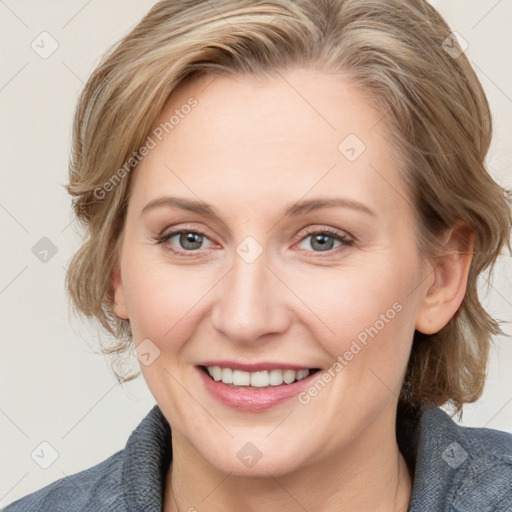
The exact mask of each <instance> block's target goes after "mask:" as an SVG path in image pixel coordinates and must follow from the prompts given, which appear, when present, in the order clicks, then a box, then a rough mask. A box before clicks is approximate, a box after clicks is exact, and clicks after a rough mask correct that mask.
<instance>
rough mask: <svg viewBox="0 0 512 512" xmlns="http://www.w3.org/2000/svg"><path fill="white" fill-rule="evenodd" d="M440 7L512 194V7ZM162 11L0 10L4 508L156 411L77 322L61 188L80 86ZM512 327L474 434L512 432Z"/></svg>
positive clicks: (500, 311)
mask: <svg viewBox="0 0 512 512" xmlns="http://www.w3.org/2000/svg"><path fill="white" fill-rule="evenodd" d="M433 3H434V4H435V5H436V7H437V8H438V9H439V10H440V11H441V13H442V14H443V15H444V16H445V17H446V19H447V21H448V22H449V24H450V25H451V27H452V29H453V30H455V31H457V32H458V33H460V34H461V35H462V36H463V38H464V39H465V40H466V41H467V42H468V43H469V47H468V49H467V51H466V53H467V55H468V56H469V58H470V59H471V61H472V63H473V65H474V67H475V69H476V71H477V73H478V75H479V77H480V79H481V81H482V84H483V86H484V88H485V90H486V92H487V94H488V97H489V100H490V103H491V108H492V111H493V114H494V125H495V137H494V142H493V146H492V149H491V152H490V157H489V164H490V168H491V170H492V174H493V176H494V177H495V179H496V180H497V181H498V182H499V183H500V184H501V185H502V186H504V187H512V175H511V174H512V173H511V163H512V156H511V149H510V148H511V147H512V99H511V98H512V71H511V69H510V62H511V61H512V60H511V56H512V50H511V48H512V31H511V30H510V20H511V19H512V0H500V1H496V0H493V1H491V0H489V1H483V0H444V1H442V0H438V1H436V2H433ZM153 4H154V2H153V1H151V0H129V1H128V0H103V1H101V2H100V1H99V0H89V1H84V0H68V1H66V2H64V1H61V2H58V1H55V0H51V1H50V0H47V1H45V2H40V1H36V0H19V1H15V0H5V1H2V0H0V34H1V38H2V41H1V45H0V47H1V48H2V67H1V70H0V105H1V109H2V121H1V129H2V133H1V144H2V146H1V171H2V177H1V182H2V187H1V191H0V223H1V226H2V247H3V250H2V251H1V256H0V258H1V260H0V263H1V274H0V307H1V315H2V317H1V318H2V334H1V358H0V371H1V374H0V379H1V380H0V461H1V462H0V464H1V469H0V508H1V507H2V506H5V505H6V504H8V503H10V502H12V501H13V500H15V499H17V498H19V497H21V496H24V495H25V494H27V493H29V492H32V491H34V490H36V489H39V488H41V487H43V486H44V485H46V484H49V483H50V482H53V481H55V480H57V479H59V478H62V477H63V476H65V475H69V474H72V473H75V472H77V471H80V470H82V469H85V468H88V467H91V466H93V465H95V464H97V463H98V462H100V461H102V460H104V459H106V458H107V457H108V456H110V455H111V454H113V453H114V452H115V451H117V450H120V449H122V448H123V447H124V445H125V442H126V440H127V438H128V436H129V434H130V433H131V432H132V430H133V429H134V428H135V427H136V426H137V424H138V423H139V422H140V420H141V419H142V418H143V416H144V415H145V414H146V413H147V412H148V411H149V409H150V408H151V407H152V405H153V404H154V399H153V397H152V396H151V395H150V393H149V391H148V390H147V388H146V385H145V383H144V381H143V380H142V377H139V379H138V380H136V381H135V382H131V383H129V384H125V385H124V386H123V387H121V386H119V385H117V382H116V380H115V379H114V377H113V374H112V373H111V372H110V370H109V366H108V363H107V361H106V360H105V359H104V358H103V357H102V356H101V355H95V354H94V352H93V350H94V347H95V345H94V343H95V335H94V333H93V331H92V330H91V329H90V328H87V326H85V325H81V324H79V323H78V322H77V321H72V320H70V318H69V317H68V304H67V297H66V295H65V291H64V276H65V270H66V267H67V264H68V262H69V259H70V257H71V255H72V254H73V252H74V251H75V250H76V249H77V248H78V246H79V242H80V241H79V237H78V235H77V233H78V230H77V226H76V224H75V223H74V222H73V221H72V217H71V209H70V199H69V198H68V196H67V194H66V192H65V190H64V189H63V187H62V185H63V184H64V183H66V179H67V164H68V155H69V146H70V130H71V119H72V113H73V109H74V105H75V101H76V99H77V95H78V93H79V91H80V89H81V87H82V83H83V82H85V80H86V79H87V77H88V75H89V74H90V73H91V71H92V69H93V68H94V66H95V64H96V63H97V62H98V59H99V57H100V55H101V54H102V53H103V52H104V51H105V50H106V49H107V47H109V46H110V45H111V44H113V43H114V42H116V41H117V40H118V39H119V37H120V36H121V35H124V34H125V33H126V32H127V31H128V30H129V29H130V28H131V27H132V26H133V25H135V24H136V23H137V22H138V20H139V19H140V18H141V17H142V15H143V14H145V12H146V11H147V10H148V9H149V8H150V7H151V6H152V5H153ZM43 31H47V32H48V33H49V34H51V37H52V38H53V39H55V40H56V41H57V43H58V45H59V46H58V48H57V50H56V51H55V52H54V53H53V54H52V55H51V56H49V57H48V58H46V59H43V58H41V57H40V56H39V55H38V53H36V52H35V51H34V50H33V49H32V47H31V44H32V41H34V40H35V41H36V43H35V44H37V42H38V41H40V37H38V36H39V35H40V34H41V32H43ZM44 37H47V36H44ZM45 41H46V43H45V48H46V49H48V48H50V46H49V45H50V40H49V39H46V40H45ZM39 44H40V46H42V43H39ZM42 50H43V49H42V48H41V51H42ZM42 237H48V238H49V239H50V240H51V241H52V243H53V244H55V246H56V247H57V249H58V252H57V253H56V254H55V255H54V256H53V257H51V258H50V259H49V261H47V262H46V263H43V262H41V261H40V260H39V259H38V258H37V257H36V256H35V255H34V254H33V253H32V248H33V246H34V245H35V244H36V243H37V242H38V241H39V240H40V239H41V238H42ZM511 267H512V265H511V258H510V255H504V256H503V257H502V258H501V260H500V261H499V263H498V265H497V267H496V277H495V279H494V281H493V284H492V287H491V288H490V289H489V293H485V288H482V299H483V302H484V304H486V305H488V308H489V311H490V313H491V314H492V315H493V316H495V317H497V318H500V319H502V320H506V321H508V322H510V321H512V269H511ZM504 329H505V331H506V332H507V333H508V336H504V337H498V338H497V339H496V344H495V348H494V349H493V352H492V360H491V365H490V368H489V378H488V382H487V386H486V390H485V394H484V396H483V397H482V399H481V400H480V401H479V402H478V403H477V404H474V405H470V406H467V407H465V409H464V417H463V421H462V423H463V424H464V425H468V426H484V425H485V426H488V427H491V428H497V429H501V430H506V431H509V432H512V372H511V371H510V363H511V362H512V343H511V337H510V334H511V332H512V327H511V326H510V324H509V325H504ZM135 363H137V361H136V360H135ZM44 441H46V442H48V443H50V445H51V446H52V447H53V449H54V450H56V452H58V458H57V459H56V460H55V462H54V463H53V464H52V465H51V466H50V467H49V468H48V469H42V468H41V467H40V465H39V464H43V465H44V464H45V463H47V464H48V463H49V462H51V455H52V450H51V449H50V448H48V447H46V448H45V445H43V446H41V444H40V443H41V442H44ZM34 450H35V454H34V459H36V460H38V461H39V464H37V463H36V462H35V461H34V460H33V458H32V457H31V454H32V453H33V452H34ZM37 455H39V457H37Z"/></svg>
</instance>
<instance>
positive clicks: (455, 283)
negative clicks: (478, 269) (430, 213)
mask: <svg viewBox="0 0 512 512" xmlns="http://www.w3.org/2000/svg"><path fill="white" fill-rule="evenodd" d="M474 241H475V232H474V230H473V229H472V228H471V227H470V226H469V225H468V224H466V223H463V222H458V223H457V224H455V226H454V227H453V228H452V229H451V230H450V231H449V232H448V233H447V235H446V236H445V237H443V241H442V243H441V245H442V253H441V255H440V256H438V257H436V259H435V262H434V269H433V279H430V280H429V282H428V287H425V290H424V292H423V293H424V296H423V297H422V301H421V304H420V308H419V310H418V315H417V317H416V326H415V327H416V330H418V331H420V332H422V333H423V334H434V333H436V332H439V331H440V330H441V329H442V328H443V327H444V326H445V325H446V324H447V323H448V322H449V321H450V319H451V318H452V317H453V315H455V313H456V312H457V310H458V309H459V307H460V305H461V303H462V301H463V300H464V295H465V293H466V287H467V279H468V275H469V269H470V266H471V260H472V256H473V246H474Z"/></svg>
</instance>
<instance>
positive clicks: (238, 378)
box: [199, 366, 320, 389]
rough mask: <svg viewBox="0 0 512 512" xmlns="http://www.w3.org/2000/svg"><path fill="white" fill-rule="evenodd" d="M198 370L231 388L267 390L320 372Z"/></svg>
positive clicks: (213, 367) (211, 367) (205, 368)
mask: <svg viewBox="0 0 512 512" xmlns="http://www.w3.org/2000/svg"><path fill="white" fill-rule="evenodd" d="M199 368H200V369H201V370H202V371H203V372H204V373H205V374H206V375H208V377H210V379H212V380H214V381H216V382H222V383H223V384H226V385H227V386H229V387H233V388H247V389H257V388H269V387H275V386H281V385H283V384H284V385H287V384H293V383H294V382H298V381H301V380H303V379H305V378H306V377H309V376H310V375H312V374H314V373H316V372H318V371H320V369H319V368H310V369H307V370H289V369H286V370H280V369H274V370H264V371H258V372H247V371H243V370H236V369H233V368H223V367H220V366H199Z"/></svg>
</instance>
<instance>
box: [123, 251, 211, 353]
mask: <svg viewBox="0 0 512 512" xmlns="http://www.w3.org/2000/svg"><path fill="white" fill-rule="evenodd" d="M205 269H206V267H205V268H203V269H201V268H200V267H194V268H187V267H186V266H185V265H171V264H169V263H167V262H165V261H164V262H163V261H162V258H159V259H158V260H157V259H155V258H153V257H151V256H148V255H147V254H144V253H143V252H142V253H141V254H136V253H135V251H133V252H131V254H130V256H129V258H127V259H126V261H125V262H124V266H123V284H124V288H125V295H126V304H127V308H128V314H129V317H130V325H131V329H132V333H133V336H134V340H135V343H137V342H139V341H140V340H142V339H145V338H149V339H151V340H154V342H155V343H157V344H163V343H165V342H166V341H167V340H177V339H183V337H185V336H187V335H189V331H190V329H191V327H192V326H193V325H194V323H195V322H194V321H193V319H194V316H195V315H196V314H197V312H198V311H199V309H200V303H201V299H202V298H203V297H204V296H205V294H207V292H208V291H209V290H210V289H211V288H212V287H213V286H214V284H215V280H212V278H213V275H212V271H211V270H210V271H206V270H205ZM210 281H211V282H210Z"/></svg>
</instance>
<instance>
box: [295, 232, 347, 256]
mask: <svg viewBox="0 0 512 512" xmlns="http://www.w3.org/2000/svg"><path fill="white" fill-rule="evenodd" d="M308 238H309V239H310V240H309V242H307V240H308ZM300 243H306V244H307V245H308V247H305V248H304V247H302V249H304V250H306V251H309V250H310V249H313V252H315V253H321V252H329V251H335V250H336V249H338V248H339V247H341V246H345V245H347V246H349V245H353V243H354V241H353V240H352V239H350V238H349V237H347V236H345V235H342V234H341V233H338V232H337V231H333V230H330V229H324V230H321V231H314V232H308V234H307V235H306V236H303V235H302V236H301V237H300ZM336 243H338V245H337V246H336V247H334V246H335V244H336Z"/></svg>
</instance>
